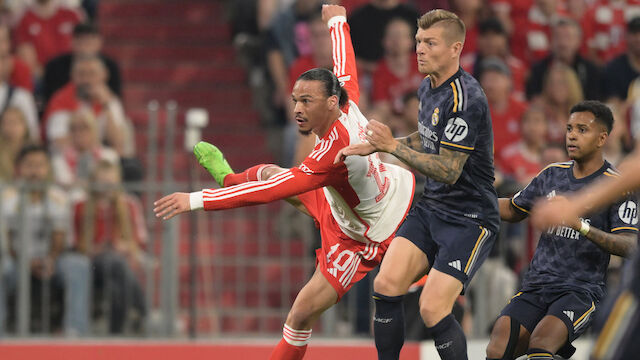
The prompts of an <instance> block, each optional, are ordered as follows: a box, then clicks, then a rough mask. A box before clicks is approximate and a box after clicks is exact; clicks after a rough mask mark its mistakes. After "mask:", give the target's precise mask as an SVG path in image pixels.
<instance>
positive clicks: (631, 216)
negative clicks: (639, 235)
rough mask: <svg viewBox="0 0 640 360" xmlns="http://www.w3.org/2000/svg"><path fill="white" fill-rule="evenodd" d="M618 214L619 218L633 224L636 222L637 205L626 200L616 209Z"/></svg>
mask: <svg viewBox="0 0 640 360" xmlns="http://www.w3.org/2000/svg"><path fill="white" fill-rule="evenodd" d="M618 216H620V220H622V221H624V222H625V223H627V224H629V225H635V224H637V223H638V205H637V204H636V203H635V202H634V201H627V202H625V203H623V204H622V205H620V208H619V209H618Z"/></svg>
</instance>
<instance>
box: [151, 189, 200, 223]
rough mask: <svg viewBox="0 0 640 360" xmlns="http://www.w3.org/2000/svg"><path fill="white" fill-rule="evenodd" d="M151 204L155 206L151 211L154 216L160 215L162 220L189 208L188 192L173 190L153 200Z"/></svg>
mask: <svg viewBox="0 0 640 360" xmlns="http://www.w3.org/2000/svg"><path fill="white" fill-rule="evenodd" d="M153 206H155V208H154V209H153V212H154V213H155V214H156V217H162V220H169V219H171V218H172V217H174V216H176V215H178V214H182V213H183V212H187V211H190V210H191V205H190V204H189V193H180V192H175V193H173V194H171V195H167V196H165V197H163V198H162V199H160V200H158V201H156V202H154V203H153Z"/></svg>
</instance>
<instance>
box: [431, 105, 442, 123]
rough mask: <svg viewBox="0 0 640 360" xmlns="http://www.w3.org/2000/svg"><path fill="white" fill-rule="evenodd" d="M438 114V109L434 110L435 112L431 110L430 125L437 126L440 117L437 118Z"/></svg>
mask: <svg viewBox="0 0 640 360" xmlns="http://www.w3.org/2000/svg"><path fill="white" fill-rule="evenodd" d="M439 113H440V109H438V108H436V109H435V110H433V114H432V115H431V125H433V126H436V125H438V121H440V116H438V114H439Z"/></svg>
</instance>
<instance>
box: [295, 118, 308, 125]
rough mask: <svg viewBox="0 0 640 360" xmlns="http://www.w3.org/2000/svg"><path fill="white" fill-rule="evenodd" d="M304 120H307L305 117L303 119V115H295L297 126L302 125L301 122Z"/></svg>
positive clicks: (304, 121)
mask: <svg viewBox="0 0 640 360" xmlns="http://www.w3.org/2000/svg"><path fill="white" fill-rule="evenodd" d="M306 122H307V119H305V118H303V117H299V116H296V123H298V126H300V125H302V124H304V123H306Z"/></svg>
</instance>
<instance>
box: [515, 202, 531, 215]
mask: <svg viewBox="0 0 640 360" xmlns="http://www.w3.org/2000/svg"><path fill="white" fill-rule="evenodd" d="M511 205H513V206H515V207H516V208H517V209H518V210H520V211H522V212H525V213H527V214H528V213H529V211H528V210H525V209H523V208H521V207H520V206H518V205H516V203H515V201H513V198H511Z"/></svg>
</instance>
